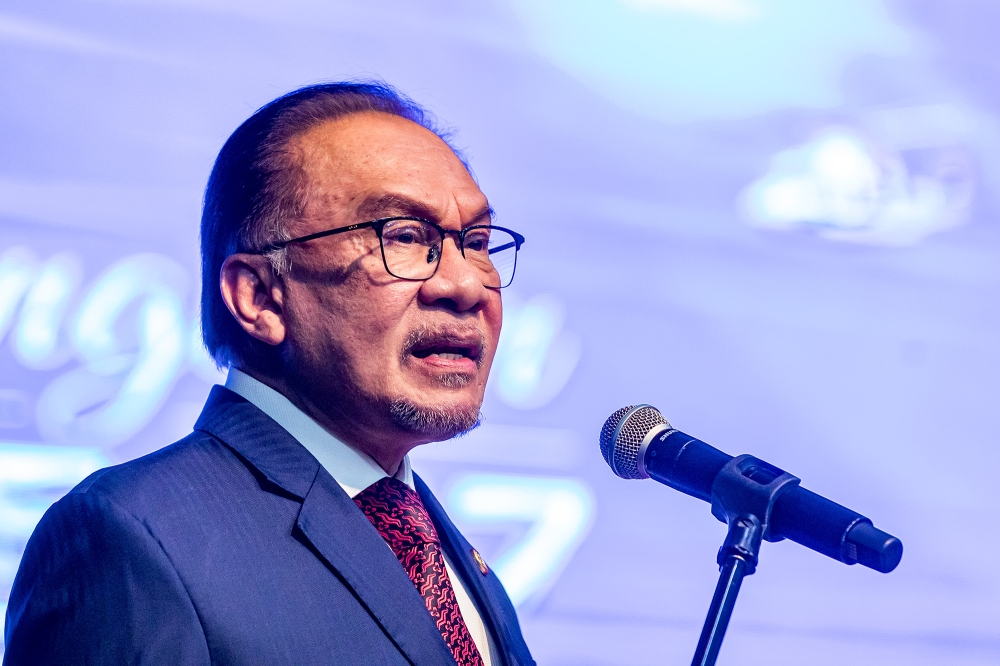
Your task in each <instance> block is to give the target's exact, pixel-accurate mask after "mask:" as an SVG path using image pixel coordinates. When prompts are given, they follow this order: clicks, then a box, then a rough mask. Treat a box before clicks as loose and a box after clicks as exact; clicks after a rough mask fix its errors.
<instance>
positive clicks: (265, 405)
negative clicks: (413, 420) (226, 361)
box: [226, 368, 413, 498]
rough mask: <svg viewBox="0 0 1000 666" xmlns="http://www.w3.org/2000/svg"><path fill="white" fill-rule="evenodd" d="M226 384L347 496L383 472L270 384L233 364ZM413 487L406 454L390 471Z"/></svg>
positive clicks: (378, 477)
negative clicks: (293, 441)
mask: <svg viewBox="0 0 1000 666" xmlns="http://www.w3.org/2000/svg"><path fill="white" fill-rule="evenodd" d="M226 388H227V389H229V390H230V391H232V392H233V393H236V394H238V395H239V396H240V397H242V398H244V399H245V400H247V401H248V402H250V403H252V404H253V405H254V406H255V407H257V408H258V409H259V410H260V411H262V412H264V413H265V414H267V415H268V416H270V417H271V418H272V419H273V420H274V421H275V422H276V423H277V424H278V425H280V426H281V427H282V428H284V429H285V430H286V431H288V434H289V435H291V436H292V437H294V438H295V439H296V440H298V442H299V444H301V445H302V446H304V447H305V449H306V450H307V451H308V452H309V453H311V454H312V456H313V457H314V458H316V460H318V461H319V464H320V465H322V466H323V467H324V468H325V469H326V471H327V472H329V473H330V476H332V477H333V478H334V479H336V481H337V483H339V484H340V487H341V488H343V489H344V492H346V493H347V494H348V495H349V496H350V497H351V498H353V497H354V496H355V495H357V494H358V493H360V492H361V491H362V490H364V489H365V488H367V487H368V486H370V485H372V484H373V483H375V482H376V481H378V480H379V479H382V478H384V477H386V476H389V475H388V474H386V472H385V470H384V469H382V468H381V467H379V464H378V463H377V462H375V461H374V460H373V459H372V458H371V457H370V456H368V455H366V454H364V453H362V452H360V451H358V450H356V449H353V448H351V447H350V446H348V445H347V444H345V443H343V442H342V441H340V440H339V439H337V438H336V437H334V436H333V435H331V434H330V433H329V432H327V431H326V430H325V429H324V428H323V427H322V426H321V425H320V424H318V423H316V421H314V420H313V419H312V418H311V417H310V416H308V415H306V413H305V412H303V411H302V410H301V409H299V408H298V407H296V406H295V405H293V404H292V402H291V401H290V400H289V399H288V398H286V397H285V396H283V395H282V394H280V393H278V392H277V391H275V390H274V389H273V388H271V387H270V386H267V385H266V384H264V383H263V382H260V381H258V380H256V379H254V378H253V377H251V376H250V375H248V374H246V373H245V372H242V371H240V370H238V369H236V368H230V369H229V376H228V377H227V378H226ZM394 476H395V477H396V478H397V479H399V480H400V481H402V482H403V483H405V484H406V485H408V486H409V487H410V488H413V470H412V469H411V468H410V457H409V456H405V457H404V458H403V462H402V463H401V464H400V465H399V470H397V471H396V474H395V475H394Z"/></svg>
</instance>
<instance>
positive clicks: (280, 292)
mask: <svg viewBox="0 0 1000 666" xmlns="http://www.w3.org/2000/svg"><path fill="white" fill-rule="evenodd" d="M219 288H220V290H221V291H222V300H224V301H225V302H226V306H227V307H228V308H229V311H230V312H232V313H233V317H235V318H236V321H237V323H238V324H239V325H240V326H241V327H242V328H243V330H244V331H246V332H247V333H249V334H250V335H252V336H253V337H255V338H257V339H258V340H260V341H261V342H266V343H267V344H269V345H279V344H281V343H282V342H283V341H284V340H285V319H284V309H283V304H284V297H285V291H284V283H283V282H282V280H281V279H280V278H279V277H278V276H277V275H275V274H274V270H273V269H272V268H271V262H270V260H268V258H267V257H263V256H261V255H259V254H233V255H230V256H229V257H227V258H226V260H225V261H224V262H223V264H222V270H221V271H220V274H219Z"/></svg>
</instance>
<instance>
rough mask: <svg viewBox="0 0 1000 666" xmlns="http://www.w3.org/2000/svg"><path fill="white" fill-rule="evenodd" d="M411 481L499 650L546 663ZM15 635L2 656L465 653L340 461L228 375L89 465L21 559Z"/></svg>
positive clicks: (279, 659)
mask: <svg viewBox="0 0 1000 666" xmlns="http://www.w3.org/2000/svg"><path fill="white" fill-rule="evenodd" d="M416 487H417V491H418V492H419V493H420V496H421V498H423V501H424V504H425V505H426V507H427V509H428V511H429V512H430V514H431V517H432V519H433V521H434V523H435V525H436V526H437V528H438V531H439V533H440V536H441V540H442V545H443V547H444V550H445V552H446V553H447V555H448V556H449V558H450V559H451V561H452V563H453V564H454V566H455V569H456V572H457V574H458V575H459V576H461V577H462V580H463V581H464V582H465V584H466V587H467V588H468V590H469V593H470V595H471V596H472V598H473V600H474V601H475V603H476V605H477V607H478V608H479V611H480V614H481V615H482V617H483V621H484V623H485V624H486V628H487V631H489V632H490V634H491V636H492V638H493V640H494V642H495V644H496V646H497V648H498V650H497V651H498V652H499V653H501V656H502V660H503V666H528V665H531V664H534V662H533V661H532V659H531V655H530V654H529V652H528V648H527V646H526V645H525V643H524V640H523V638H522V637H521V630H520V627H519V626H518V621H517V616H516V614H515V612H514V608H513V606H512V605H511V603H510V601H509V599H508V598H507V595H506V593H505V592H504V590H503V587H502V586H501V585H500V581H499V580H497V578H496V576H494V575H493V573H492V571H491V572H490V573H489V574H488V575H484V574H483V573H482V572H481V571H480V569H479V567H478V566H477V564H476V563H475V561H474V560H473V557H472V555H471V552H472V547H471V546H470V545H469V543H468V542H467V541H466V540H465V539H464V538H463V537H462V535H461V534H460V533H459V532H458V530H457V529H456V528H455V526H454V525H453V524H452V522H451V521H450V520H449V519H448V516H447V515H446V514H445V512H444V509H443V508H442V507H441V505H440V504H439V503H438V502H437V500H436V499H435V498H434V496H433V495H432V494H431V492H430V490H428V489H427V486H426V485H424V483H423V482H422V481H420V480H419V479H416ZM5 640H6V654H5V656H4V664H5V665H7V666H15V665H16V666H22V665H28V664H30V665H32V666H37V665H49V664H59V665H60V666H62V665H71V664H206V665H207V664H296V665H297V666H304V665H308V664H338V665H345V666H346V665H353V664H358V665H360V664H365V665H372V664H377V665H379V666H382V665H387V666H388V665H394V664H399V665H402V664H414V665H420V666H432V665H433V666H440V665H442V664H445V665H447V664H452V665H453V666H454V664H455V661H454V659H453V658H452V656H451V652H450V651H449V650H448V648H447V646H446V645H445V643H444V640H443V639H442V638H441V634H440V633H438V630H437V628H436V627H435V625H434V622H433V620H432V619H431V617H430V615H429V614H428V612H427V610H426V608H425V607H424V602H423V600H422V599H421V597H420V595H419V593H418V592H417V590H416V588H415V587H414V585H413V583H412V582H411V581H410V579H409V577H408V576H407V574H406V572H405V571H404V570H403V568H402V567H401V566H400V565H399V562H398V561H397V560H396V558H395V556H394V555H393V553H392V551H391V550H390V549H389V548H387V547H386V544H385V542H384V541H383V540H382V537H381V536H379V534H378V532H377V531H376V530H375V528H374V527H373V526H372V525H371V523H369V522H368V520H367V519H366V518H365V516H364V515H363V514H362V513H361V512H360V511H359V510H358V508H357V506H356V505H355V504H354V502H353V501H352V500H351V499H350V498H349V497H348V496H347V494H346V493H345V492H344V491H343V489H341V487H340V486H339V485H338V484H337V482H336V481H335V480H334V479H333V477H332V476H330V474H329V473H328V472H327V471H326V470H325V469H323V468H322V467H321V466H320V465H319V463H318V462H317V461H316V459H315V458H313V457H312V456H311V455H310V454H309V453H308V452H307V451H306V449H305V448H304V447H302V445H300V444H299V443H298V442H297V441H296V440H295V439H293V438H292V436H291V435H289V434H288V433H287V432H286V431H285V430H284V429H282V428H281V427H280V426H278V425H277V424H276V423H275V422H274V421H272V420H271V419H270V418H269V417H268V416H266V415H265V414H264V413H263V412H261V411H260V410H259V409H257V408H256V407H255V406H253V405H252V404H250V403H249V402H247V401H246V400H244V399H243V398H241V397H239V396H237V395H236V394H235V393H232V392H231V391H228V390H226V389H224V388H222V387H216V388H214V389H213V390H212V394H211V396H210V397H209V400H208V403H207V405H206V406H205V410H204V411H203V412H202V415H201V417H200V418H199V419H198V422H197V424H196V425H195V431H194V432H193V433H192V434H191V435H189V436H188V437H186V438H184V439H182V440H181V441H179V442H177V443H175V444H172V445H171V446H168V447H166V448H164V449H162V450H160V451H157V452H155V453H153V454H151V455H148V456H145V457H143V458H140V459H138V460H134V461H132V462H129V463H125V464H124V465H118V466H116V467H111V468H108V469H104V470H101V471H99V472H96V473H94V474H93V475H91V476H90V477H89V478H87V479H86V480H84V481H83V482H82V483H81V484H80V485H78V486H77V487H76V488H75V489H73V490H72V491H71V492H70V493H69V494H68V495H66V496H65V497H64V498H62V499H61V500H59V501H58V502H57V503H56V504H55V505H53V506H52V508H50V509H49V511H48V512H47V513H46V514H45V517H44V518H43V519H42V521H41V522H40V523H39V525H38V527H37V528H36V529H35V533H34V534H33V535H32V537H31V540H30V541H29V542H28V546H27V549H26V551H25V554H24V557H23V559H22V561H21V567H20V569H19V571H18V573H17V578H16V580H15V582H14V588H13V591H12V592H11V597H10V604H9V606H8V609H7V618H6V627H5ZM497 666H501V665H500V664H498V665H497Z"/></svg>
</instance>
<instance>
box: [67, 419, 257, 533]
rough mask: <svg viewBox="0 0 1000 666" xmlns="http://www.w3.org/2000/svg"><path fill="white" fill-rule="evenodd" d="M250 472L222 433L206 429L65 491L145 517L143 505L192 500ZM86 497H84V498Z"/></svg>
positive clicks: (92, 476)
mask: <svg viewBox="0 0 1000 666" xmlns="http://www.w3.org/2000/svg"><path fill="white" fill-rule="evenodd" d="M248 474H249V472H248V471H247V469H246V467H245V466H244V465H243V464H242V462H241V461H240V460H239V459H238V458H237V457H236V455H235V454H234V453H233V452H232V451H231V450H230V449H229V448H228V447H227V446H226V445H225V444H223V443H222V442H220V441H219V440H218V439H216V438H215V437H213V436H212V435H209V434H208V433H205V432H202V431H195V432H193V433H191V434H190V435H188V436H187V437H185V438H183V439H181V440H179V441H177V442H174V443H173V444H170V445H169V446H166V447H164V448H162V449H159V450H157V451H154V452H152V453H150V454H148V455H145V456H142V457H140V458H136V459H135V460H130V461H128V462H125V463H122V464H119V465H113V466H111V467H105V468H104V469H100V470H97V471H96V472H94V473H93V474H91V475H90V476H88V477H87V478H86V479H84V480H83V481H81V482H80V483H79V484H77V486H76V487H75V488H73V489H72V490H71V491H70V492H69V493H68V494H67V496H66V499H70V498H72V497H74V496H77V497H78V496H80V495H86V496H88V498H89V499H91V500H96V499H98V498H100V499H103V500H106V501H110V502H111V503H113V504H115V505H117V506H119V507H120V508H122V509H124V510H126V511H128V512H129V513H132V514H133V515H134V516H136V517H139V518H141V517H142V514H144V513H146V511H145V510H144V509H148V508H150V507H151V506H156V507H161V506H162V505H163V504H164V503H167V502H170V501H171V499H176V498H179V497H186V498H187V499H188V500H190V499H192V498H193V497H196V496H198V495H201V494H203V493H205V492H206V491H208V490H209V489H211V488H213V487H218V484H219V482H220V481H224V482H226V483H230V484H231V483H233V481H234V478H244V477H246V476H247V475H248ZM81 499H82V498H81Z"/></svg>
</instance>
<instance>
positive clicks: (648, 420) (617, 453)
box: [601, 405, 670, 479]
mask: <svg viewBox="0 0 1000 666" xmlns="http://www.w3.org/2000/svg"><path fill="white" fill-rule="evenodd" d="M659 425H665V426H667V427H668V428H669V427H670V424H669V423H668V422H667V420H666V419H665V418H663V414H661V413H660V411H659V410H658V409H656V407H652V406H650V405H630V406H628V407H622V408H621V409H619V410H618V411H617V412H615V413H614V414H612V415H611V416H610V417H608V420H607V421H605V422H604V427H603V428H601V454H602V455H603V456H604V460H605V461H606V462H607V463H608V465H609V466H610V467H611V470H612V471H613V472H614V473H615V474H617V475H618V476H620V477H622V478H623V479H644V478H646V476H645V475H644V474H641V473H640V472H639V467H638V465H637V464H636V462H637V461H638V459H639V447H640V446H641V445H642V440H644V439H645V438H646V435H647V434H649V431H650V430H652V429H653V428H655V427H656V426H659Z"/></svg>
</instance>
